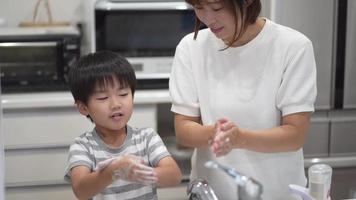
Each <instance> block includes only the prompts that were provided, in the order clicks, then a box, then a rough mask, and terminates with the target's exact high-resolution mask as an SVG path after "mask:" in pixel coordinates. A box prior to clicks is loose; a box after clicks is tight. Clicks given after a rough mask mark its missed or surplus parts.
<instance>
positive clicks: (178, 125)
mask: <svg viewBox="0 0 356 200" xmlns="http://www.w3.org/2000/svg"><path fill="white" fill-rule="evenodd" d="M174 125H175V131H176V136H177V140H178V142H179V143H180V144H182V145H184V146H187V147H198V148H206V147H209V142H210V141H211V140H212V139H213V136H214V133H215V130H214V126H213V125H211V126H203V125H202V124H201V123H200V118H197V117H187V116H183V115H178V114H176V115H175V118H174Z"/></svg>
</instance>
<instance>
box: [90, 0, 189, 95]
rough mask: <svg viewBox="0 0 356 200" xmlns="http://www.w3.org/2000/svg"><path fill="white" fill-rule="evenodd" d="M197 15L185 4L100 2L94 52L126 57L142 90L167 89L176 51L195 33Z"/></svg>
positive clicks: (104, 0)
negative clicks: (184, 39) (186, 37)
mask: <svg viewBox="0 0 356 200" xmlns="http://www.w3.org/2000/svg"><path fill="white" fill-rule="evenodd" d="M194 16H195V15H194V10H193V9H192V8H191V7H190V6H189V5H188V4H186V3H185V2H183V1H163V0H161V1H157V0H156V1H142V0H141V1H139V0H138V1H118V0H116V1H112V0H101V1H98V2H97V3H96V4H95V45H94V46H95V50H94V51H98V50H111V51H114V52H118V53H120V54H122V55H123V56H125V57H127V58H128V61H129V62H130V63H131V64H132V65H133V67H134V69H135V72H136V77H137V79H138V88H139V89H162V88H168V78H169V74H170V71H171V65H172V61H173V56H174V52H175V48H176V46H177V44H178V43H179V41H180V39H181V38H182V37H183V36H185V35H186V34H188V33H190V32H192V31H193V30H194V24H195V17H194Z"/></svg>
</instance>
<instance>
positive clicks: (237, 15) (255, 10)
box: [185, 0, 261, 47]
mask: <svg viewBox="0 0 356 200" xmlns="http://www.w3.org/2000/svg"><path fill="white" fill-rule="evenodd" d="M185 1H186V2H187V3H189V4H190V5H192V6H194V5H199V4H201V3H202V2H203V1H205V0H185ZM221 1H222V2H223V3H224V4H225V5H227V6H229V7H230V9H231V10H232V12H233V13H234V19H235V33H234V37H233V39H232V40H231V41H229V44H228V46H229V47H230V46H231V45H232V44H233V43H234V42H236V41H237V40H238V39H240V37H241V36H242V34H243V33H244V32H245V31H246V29H247V26H248V25H250V24H253V23H255V22H256V20H257V18H258V16H259V14H260V12H261V1H260V0H221ZM238 19H242V22H241V23H240V27H238V25H239V22H238ZM201 25H202V22H201V21H200V20H199V19H198V17H195V27H194V39H196V38H197V36H198V32H199V29H200V27H201ZM238 30H240V31H239V32H238Z"/></svg>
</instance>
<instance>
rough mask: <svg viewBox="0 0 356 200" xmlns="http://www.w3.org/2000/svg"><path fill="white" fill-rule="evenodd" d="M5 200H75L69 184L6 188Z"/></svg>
mask: <svg viewBox="0 0 356 200" xmlns="http://www.w3.org/2000/svg"><path fill="white" fill-rule="evenodd" d="M5 199H6V200H20V199H26V200H49V199H50V200H64V199H65V200H76V199H77V198H75V196H74V194H73V192H72V188H71V186H70V185H55V186H32V187H11V188H6V191H5Z"/></svg>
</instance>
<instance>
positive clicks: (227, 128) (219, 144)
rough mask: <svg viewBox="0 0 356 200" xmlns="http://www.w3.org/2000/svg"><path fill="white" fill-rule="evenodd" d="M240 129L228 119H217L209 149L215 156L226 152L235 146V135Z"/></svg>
mask: <svg viewBox="0 0 356 200" xmlns="http://www.w3.org/2000/svg"><path fill="white" fill-rule="evenodd" d="M239 133H240V129H239V128H238V127H237V126H236V125H235V124H234V123H233V122H232V121H230V120H228V119H225V118H223V119H219V120H218V121H217V122H216V123H215V135H214V138H213V139H212V142H211V149H212V151H213V153H214V154H215V155H216V156H217V157H220V156H224V155H226V154H228V153H229V152H230V151H231V150H232V149H233V148H234V147H235V146H236V144H235V142H236V141H237V139H236V137H237V135H238V134H239Z"/></svg>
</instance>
